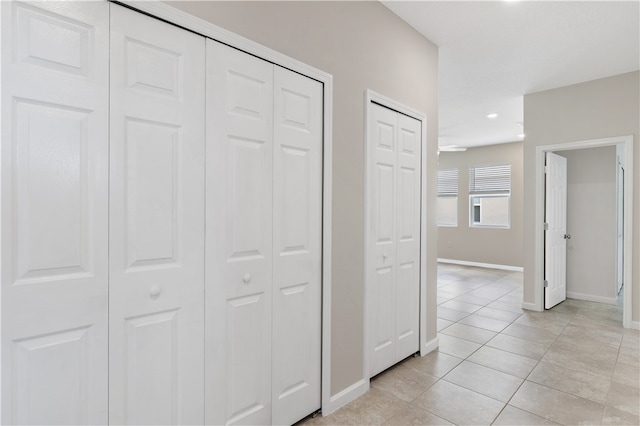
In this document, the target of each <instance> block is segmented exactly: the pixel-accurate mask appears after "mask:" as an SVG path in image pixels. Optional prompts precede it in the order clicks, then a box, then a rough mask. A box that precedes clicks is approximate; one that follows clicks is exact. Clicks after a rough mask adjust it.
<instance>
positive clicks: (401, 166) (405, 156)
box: [363, 90, 437, 388]
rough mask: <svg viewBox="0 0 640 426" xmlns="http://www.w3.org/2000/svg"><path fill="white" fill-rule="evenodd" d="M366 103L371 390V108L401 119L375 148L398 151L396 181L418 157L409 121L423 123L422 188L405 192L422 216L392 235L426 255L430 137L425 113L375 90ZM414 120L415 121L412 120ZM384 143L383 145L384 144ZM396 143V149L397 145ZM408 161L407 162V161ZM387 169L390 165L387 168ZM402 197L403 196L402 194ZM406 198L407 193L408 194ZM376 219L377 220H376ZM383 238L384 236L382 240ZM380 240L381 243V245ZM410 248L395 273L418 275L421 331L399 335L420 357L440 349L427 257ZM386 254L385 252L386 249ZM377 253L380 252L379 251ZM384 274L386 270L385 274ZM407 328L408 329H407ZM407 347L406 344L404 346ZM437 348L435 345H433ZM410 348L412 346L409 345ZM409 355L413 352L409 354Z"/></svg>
mask: <svg viewBox="0 0 640 426" xmlns="http://www.w3.org/2000/svg"><path fill="white" fill-rule="evenodd" d="M364 101H365V105H364V108H365V117H366V123H365V157H364V158H365V174H366V176H365V206H366V207H365V241H364V244H365V250H364V251H365V265H364V266H365V271H364V276H365V292H364V293H365V295H364V297H365V318H364V342H365V344H364V350H363V358H364V365H363V377H364V378H365V382H366V387H367V388H368V387H369V378H370V377H371V363H372V362H373V361H372V359H371V357H372V354H371V348H372V345H373V344H374V343H373V341H372V339H373V336H372V330H371V327H370V322H369V320H370V318H371V317H370V313H371V306H372V304H373V303H374V294H372V292H371V291H370V288H369V286H368V285H367V283H370V282H372V281H371V280H376V279H378V277H377V274H373V272H372V271H374V269H375V268H374V263H373V254H372V253H371V247H372V244H373V241H372V240H371V238H372V236H371V235H370V234H371V232H370V231H371V229H370V228H371V227H372V226H373V223H372V217H371V209H370V208H369V206H370V204H371V203H372V202H375V200H372V199H371V197H372V196H371V194H370V192H371V188H370V187H369V184H370V182H372V180H371V179H372V178H374V175H373V174H376V173H378V170H374V168H373V167H370V165H371V164H370V163H371V160H370V157H371V156H372V153H371V149H373V148H372V147H371V146H370V138H371V137H372V134H371V131H372V127H371V120H372V110H373V108H372V106H373V105H375V106H379V107H383V108H387V109H389V110H393V111H395V112H396V113H398V114H397V116H398V119H397V121H398V122H397V123H396V125H397V126H398V127H399V128H400V131H397V132H396V135H397V137H395V138H394V139H395V140H393V141H392V142H390V141H388V140H387V139H388V138H382V139H384V140H381V142H380V145H379V146H378V147H376V148H375V149H376V150H377V151H379V152H382V151H384V150H388V151H389V153H392V151H393V152H397V154H394V155H397V157H398V159H397V160H396V161H395V166H394V167H395V168H397V169H398V171H397V173H396V171H393V174H394V180H395V179H399V178H401V177H405V178H406V177H407V176H408V175H410V174H411V172H412V170H415V163H412V162H411V160H410V159H411V158H412V156H414V155H415V153H416V152H417V151H418V149H417V148H418V147H416V146H415V144H414V143H413V142H412V139H410V138H407V136H408V135H409V134H410V133H411V132H412V131H411V130H409V129H408V128H407V124H406V123H407V122H409V123H410V122H411V121H414V120H417V121H418V122H419V123H420V129H418V131H419V132H421V135H420V136H419V137H418V138H417V141H418V143H419V144H420V147H421V149H419V151H420V154H419V156H418V158H416V159H415V160H414V161H417V164H418V166H419V167H420V170H421V176H420V180H419V182H420V185H419V187H418V188H411V186H407V187H405V188H404V190H405V192H406V191H410V192H412V193H414V194H416V193H419V194H420V201H419V203H420V206H419V207H420V209H419V211H420V214H419V215H418V217H415V218H410V217H402V218H399V219H402V220H400V221H399V222H398V221H396V222H398V223H397V224H396V225H394V226H395V228H394V230H393V234H394V235H395V234H397V238H395V237H392V238H395V239H397V241H395V240H394V241H395V242H394V244H396V245H398V244H399V245H400V246H406V245H409V246H411V247H413V250H415V248H416V247H417V248H418V249H419V252H420V253H426V241H427V233H426V229H427V219H426V196H424V195H423V194H422V191H420V188H426V187H427V179H426V176H427V173H426V170H427V149H426V134H427V117H426V115H425V114H423V113H421V112H420V111H417V110H414V109H413V108H410V107H408V106H406V105H403V104H401V103H399V102H397V101H395V100H393V99H390V98H388V97H386V96H384V95H381V94H379V93H376V92H374V91H373V90H367V91H366V92H365V96H364ZM411 119H414V120H411ZM383 142H384V143H383ZM394 144H395V146H394ZM407 161H408V162H407ZM387 168H388V166H387ZM405 182H406V181H405ZM399 195H402V194H400V193H399ZM405 195H406V194H405ZM397 214H398V212H397V209H396V208H394V210H393V216H394V217H395V216H396V215H397ZM376 220H377V219H376ZM409 220H415V221H418V222H419V228H418V229H419V230H420V231H419V235H415V236H414V235H404V234H408V233H407V232H406V231H407V229H408V228H407V226H406V222H407V221H409ZM382 237H383V236H381V239H384V238H382ZM380 242H381V241H379V243H380ZM407 249H408V248H407V247H400V249H399V251H398V252H397V253H398V254H397V256H400V257H401V258H399V260H400V264H398V271H397V272H396V271H393V272H394V274H395V273H397V274H399V275H398V279H401V278H403V277H404V278H406V277H407V273H408V271H411V272H412V273H413V274H416V273H417V274H418V276H419V278H418V279H419V286H418V288H419V295H416V296H418V298H419V303H418V309H419V313H418V318H419V328H418V335H417V336H412V334H413V333H408V332H407V330H405V329H403V330H401V331H399V332H398V333H396V334H398V336H402V337H403V339H404V341H405V342H406V341H408V340H410V339H413V338H415V339H417V341H418V345H417V348H418V350H419V351H420V355H426V354H427V353H429V352H430V351H432V350H433V348H434V347H437V339H436V341H435V342H434V341H427V333H426V307H427V291H426V290H427V279H426V269H427V266H426V256H419V257H418V258H417V259H410V258H407V257H406V255H404V256H405V257H402V256H403V253H405V252H407ZM383 251H384V250H383ZM376 252H377V250H376ZM378 254H381V256H377V255H376V256H375V257H376V258H377V257H384V254H385V253H382V252H380V253H378ZM387 256H388V257H389V258H395V257H396V254H395V251H394V255H393V256H392V255H389V254H388V255H387ZM392 263H394V264H395V263H397V262H392ZM377 272H381V270H380V268H378V270H377ZM382 272H384V271H382ZM404 328H406V327H404ZM379 343H381V344H380V345H379V346H380V348H381V349H382V350H383V349H384V346H386V345H385V344H384V343H382V342H379ZM403 345H404V344H403ZM434 345H435V346H434ZM409 347H410V345H409ZM409 355H410V353H409Z"/></svg>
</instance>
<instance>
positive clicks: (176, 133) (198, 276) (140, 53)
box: [109, 5, 205, 424]
mask: <svg viewBox="0 0 640 426" xmlns="http://www.w3.org/2000/svg"><path fill="white" fill-rule="evenodd" d="M204 48H205V43H204V37H201V36H198V35H195V34H193V33H190V32H188V31H185V30H182V29H180V28H178V27H174V26H172V25H167V24H165V23H163V22H160V21H158V20H156V19H153V18H150V17H148V16H145V15H142V14H140V13H136V12H134V11H131V10H129V9H125V8H123V7H121V6H117V5H112V7H111V129H110V131H111V158H110V215H109V218H110V222H109V223H110V227H109V237H110V238H109V242H110V246H109V253H110V256H109V421H110V422H111V423H113V424H201V423H203V421H204V418H203V416H204V378H203V376H204V104H205V101H204V91H205V80H204V67H205V63H204Z"/></svg>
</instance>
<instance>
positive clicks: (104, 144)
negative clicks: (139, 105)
mask: <svg viewBox="0 0 640 426" xmlns="http://www.w3.org/2000/svg"><path fill="white" fill-rule="evenodd" d="M0 7H1V8H2V49H1V50H2V65H3V68H2V265H1V270H2V297H1V300H2V423H4V424H25V423H31V424H91V423H105V422H106V421H107V392H108V390H107V386H108V378H107V363H108V361H107V330H108V328H107V327H108V317H107V309H108V307H107V303H108V299H107V298H108V296H107V295H108V289H107V261H108V259H107V256H108V254H107V248H108V245H107V229H108V222H107V220H108V219H107V207H108V198H107V197H108V193H107V191H108V186H107V173H108V170H107V168H108V146H109V145H108V143H109V140H108V109H107V105H108V70H109V66H108V60H109V52H108V45H109V39H108V29H109V28H108V25H109V22H108V16H109V14H108V5H107V3H96V2H82V3H75V2H74V3H70V2H39V3H22V2H20V3H19V2H2V4H0Z"/></svg>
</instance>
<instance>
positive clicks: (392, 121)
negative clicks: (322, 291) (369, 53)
mask: <svg viewBox="0 0 640 426" xmlns="http://www.w3.org/2000/svg"><path fill="white" fill-rule="evenodd" d="M370 114H371V115H370V120H369V129H368V134H369V140H368V142H367V143H368V146H367V152H368V160H367V161H368V164H367V167H368V168H369V171H368V179H369V180H368V182H367V191H368V192H367V194H368V199H369V201H368V209H369V223H368V229H367V232H368V233H369V237H368V241H369V246H368V247H367V256H368V261H367V264H368V265H369V270H368V271H367V277H368V281H367V291H368V292H369V294H370V297H369V303H370V306H368V308H367V309H368V316H367V318H368V327H369V330H370V338H369V339H370V347H369V348H368V351H369V354H370V358H369V373H370V375H371V376H374V375H376V374H378V373H380V372H381V371H383V370H385V369H387V368H389V367H390V366H392V365H393V364H395V363H397V362H398V361H401V360H402V359H404V358H406V357H407V356H409V355H411V354H412V353H415V352H416V351H417V350H418V348H419V296H420V200H421V196H420V181H421V167H420V164H421V150H420V149H421V142H420V141H421V123H420V121H418V120H416V119H414V118H411V117H408V116H406V115H404V114H401V113H398V112H396V111H393V110H391V109H388V108H385V107H383V106H380V105H378V104H375V103H372V104H371V105H370Z"/></svg>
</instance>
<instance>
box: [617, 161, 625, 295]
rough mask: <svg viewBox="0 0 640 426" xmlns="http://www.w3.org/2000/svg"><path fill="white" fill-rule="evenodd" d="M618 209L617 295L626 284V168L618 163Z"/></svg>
mask: <svg viewBox="0 0 640 426" xmlns="http://www.w3.org/2000/svg"><path fill="white" fill-rule="evenodd" d="M617 199H618V201H617V209H618V221H617V222H618V223H617V229H618V237H617V243H618V248H617V252H616V257H617V267H618V268H617V270H618V273H617V280H616V294H619V293H620V290H622V284H623V283H624V168H623V167H622V164H620V163H618V180H617Z"/></svg>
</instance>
